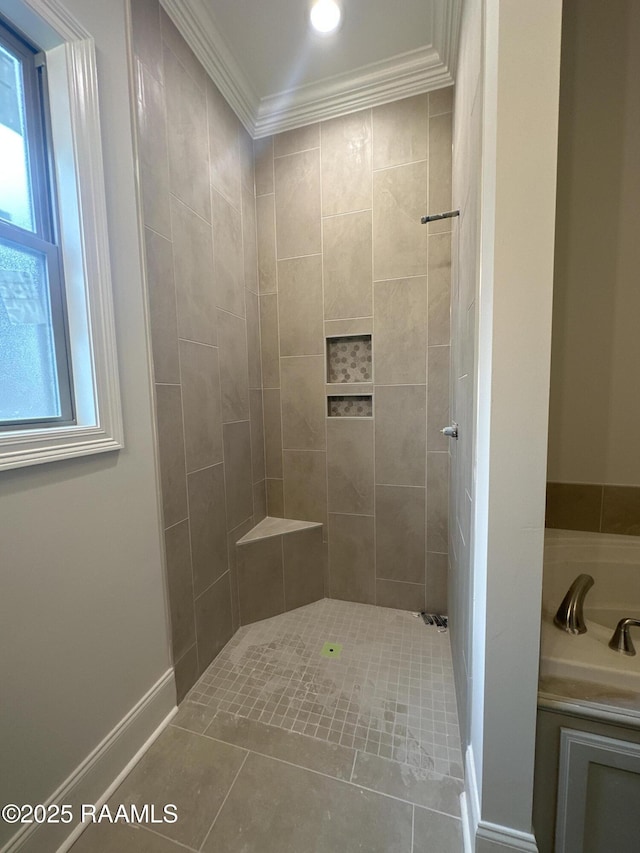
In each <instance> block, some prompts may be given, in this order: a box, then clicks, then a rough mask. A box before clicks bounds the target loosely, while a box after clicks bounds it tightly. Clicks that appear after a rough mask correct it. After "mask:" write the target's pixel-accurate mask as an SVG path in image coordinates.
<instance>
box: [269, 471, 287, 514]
mask: <svg viewBox="0 0 640 853" xmlns="http://www.w3.org/2000/svg"><path fill="white" fill-rule="evenodd" d="M267 514H268V515H270V516H271V517H272V518H284V484H283V481H282V480H277V479H274V480H269V479H268V480H267Z"/></svg>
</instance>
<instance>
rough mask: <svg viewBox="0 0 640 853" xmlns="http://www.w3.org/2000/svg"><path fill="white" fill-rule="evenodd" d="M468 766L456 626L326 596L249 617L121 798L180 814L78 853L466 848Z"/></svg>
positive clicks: (103, 831) (85, 840)
mask: <svg viewBox="0 0 640 853" xmlns="http://www.w3.org/2000/svg"><path fill="white" fill-rule="evenodd" d="M327 642H329V643H331V644H334V643H335V644H340V645H341V646H342V648H341V651H340V655H339V657H332V658H327V657H323V656H322V655H321V650H322V648H323V646H324V644H325V643H327ZM461 764H462V762H461V755H460V741H459V733H458V723H457V716H456V706H455V696H454V688H453V671H452V665H451V654H450V648H449V638H448V635H447V634H446V633H440V632H439V631H438V629H437V628H436V627H435V626H430V627H427V626H425V625H424V623H423V622H422V620H421V619H419V618H416V617H415V616H414V615H413V614H411V613H408V612H405V611H399V610H391V609H388V608H381V607H373V606H370V605H364V604H354V603H351V602H343V601H334V600H328V599H325V600H323V601H318V602H315V603H314V604H310V605H308V606H306V607H302V608H300V609H298V610H294V611H291V612H289V613H285V614H282V615H280V616H276V617H274V618H272V619H267V620H264V621H262V622H257V623H254V624H253V625H248V626H245V627H243V628H241V629H240V630H239V631H238V632H237V633H236V635H235V636H234V637H233V639H232V640H231V641H230V642H229V643H228V645H227V646H226V647H225V649H224V650H223V651H222V652H221V653H220V655H219V656H218V657H217V658H216V660H215V661H214V662H213V663H212V664H211V666H210V667H209V669H208V670H207V671H206V672H205V673H204V674H203V676H202V678H201V679H200V681H199V682H198V683H197V684H196V685H195V687H194V688H193V689H192V691H191V692H190V694H189V695H188V696H187V698H186V700H185V701H184V702H183V704H182V705H181V707H180V710H179V712H178V714H177V716H176V717H175V718H174V719H173V720H172V723H171V725H170V726H169V727H168V728H167V729H166V730H165V731H164V732H163V733H162V735H161V736H160V737H159V738H158V740H157V741H156V742H155V743H154V744H153V745H152V747H151V748H150V750H149V751H148V752H147V753H146V755H145V756H144V757H143V759H142V760H141V761H140V763H139V764H138V765H136V767H134V769H133V770H132V771H131V773H130V774H129V776H128V777H127V778H126V779H125V781H124V782H123V784H122V785H121V786H120V788H118V790H117V791H116V792H115V793H114V794H113V796H112V797H111V800H110V801H109V802H110V803H111V804H113V806H114V807H115V806H116V805H118V804H120V803H124V804H128V805H130V804H138V805H140V804H144V803H155V804H157V808H158V809H159V810H160V811H161V807H162V806H163V805H164V804H165V803H169V802H170V803H175V804H176V805H177V808H178V814H179V820H178V822H177V823H175V824H160V825H154V826H145V827H143V828H139V827H137V828H134V827H132V826H128V825H123V824H115V825H109V824H106V825H105V824H100V825H97V826H92V827H90V828H89V829H88V830H87V831H86V832H85V833H84V834H83V835H82V836H81V837H80V839H79V840H78V841H77V842H76V844H75V845H74V846H73V848H72V853H116V851H132V853H180V851H181V850H182V851H184V850H185V849H186V850H191V851H204V853H253V852H254V851H255V853H258V851H259V853H271V851H273V853H286V852H287V851H290V853H311V851H313V853H336V851H340V853H351V851H354V853H355V851H365V853H369V852H370V853H389V851H399V853H426V851H427V850H429V851H431V850H438V851H442V853H461V851H462V833H461V826H460V819H459V815H460V804H459V795H460V793H461V791H462V787H463V786H462V780H461V776H462V774H461Z"/></svg>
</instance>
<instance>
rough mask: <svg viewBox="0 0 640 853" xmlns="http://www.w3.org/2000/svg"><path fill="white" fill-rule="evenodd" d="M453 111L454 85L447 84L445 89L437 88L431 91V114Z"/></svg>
mask: <svg viewBox="0 0 640 853" xmlns="http://www.w3.org/2000/svg"><path fill="white" fill-rule="evenodd" d="M452 111H453V86H447V87H446V88H445V89H436V91H435V92H429V115H430V116H437V115H440V114H441V113H450V112H452Z"/></svg>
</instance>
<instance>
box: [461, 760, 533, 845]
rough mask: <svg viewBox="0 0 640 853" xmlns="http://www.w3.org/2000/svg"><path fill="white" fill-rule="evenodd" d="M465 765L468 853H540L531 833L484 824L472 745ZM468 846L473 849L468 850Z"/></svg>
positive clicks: (465, 818)
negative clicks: (519, 852)
mask: <svg viewBox="0 0 640 853" xmlns="http://www.w3.org/2000/svg"><path fill="white" fill-rule="evenodd" d="M464 763H465V794H464V795H463V797H464V799H465V802H464V806H463V804H462V800H461V808H462V821H463V826H462V830H463V836H464V844H465V848H464V849H465V853H467V851H475V853H505V851H506V850H518V851H521V853H522V851H524V853H538V845H537V843H536V839H535V836H534V835H533V834H532V833H530V832H521V831H520V830H517V829H513V828H512V827H510V826H503V825H502V824H497V823H491V821H488V820H483V819H482V817H481V812H480V797H479V793H478V779H477V776H476V764H475V759H474V756H473V749H472V747H471V745H469V746H468V747H467V751H466V753H465V757H464ZM467 845H469V846H468V847H467Z"/></svg>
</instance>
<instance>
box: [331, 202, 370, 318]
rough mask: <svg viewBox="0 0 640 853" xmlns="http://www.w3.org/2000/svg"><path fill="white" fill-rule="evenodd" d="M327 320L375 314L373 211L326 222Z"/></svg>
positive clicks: (343, 216)
mask: <svg viewBox="0 0 640 853" xmlns="http://www.w3.org/2000/svg"><path fill="white" fill-rule="evenodd" d="M322 226H323V249H324V254H323V265H324V316H325V318H326V319H327V320H329V319H339V318H342V317H368V316H370V315H371V312H372V297H373V293H372V285H371V280H372V275H373V273H372V261H371V240H372V233H371V228H372V225H371V211H370V210H364V211H361V212H359V213H349V214H346V215H342V216H330V217H328V218H326V219H323V222H322Z"/></svg>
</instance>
